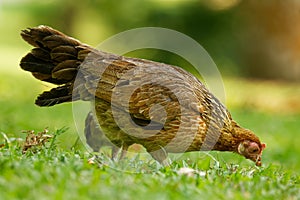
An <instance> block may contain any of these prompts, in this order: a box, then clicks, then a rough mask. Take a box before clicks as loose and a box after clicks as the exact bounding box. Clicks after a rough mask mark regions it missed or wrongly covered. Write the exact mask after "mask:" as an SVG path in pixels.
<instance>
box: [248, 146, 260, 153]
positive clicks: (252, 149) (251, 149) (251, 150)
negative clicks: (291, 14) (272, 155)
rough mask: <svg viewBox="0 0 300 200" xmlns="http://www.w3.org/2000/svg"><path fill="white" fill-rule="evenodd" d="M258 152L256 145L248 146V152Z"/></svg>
mask: <svg viewBox="0 0 300 200" xmlns="http://www.w3.org/2000/svg"><path fill="white" fill-rule="evenodd" d="M258 152H259V148H258V147H252V148H249V153H258Z"/></svg>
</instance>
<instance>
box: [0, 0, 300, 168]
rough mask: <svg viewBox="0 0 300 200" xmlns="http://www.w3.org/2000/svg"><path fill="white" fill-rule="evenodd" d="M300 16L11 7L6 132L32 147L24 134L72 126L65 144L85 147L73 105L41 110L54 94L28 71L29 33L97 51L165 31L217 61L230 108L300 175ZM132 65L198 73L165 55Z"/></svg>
mask: <svg viewBox="0 0 300 200" xmlns="http://www.w3.org/2000/svg"><path fill="white" fill-rule="evenodd" d="M299 9H300V2H298V1H293V0H286V1H280V0H266V1H263V2H262V1H260V0H252V1H246V0H126V1H117V0H86V1H79V0H49V1H37V0H1V1H0V36H1V37H0V58H1V59H0V73H1V74H0V104H1V106H0V131H2V132H5V133H6V134H8V135H9V136H11V137H13V136H17V137H24V133H22V132H21V130H28V129H29V130H31V129H35V130H42V129H44V128H46V127H49V129H55V128H61V127H63V126H68V127H70V130H69V131H68V132H67V133H66V134H65V135H64V136H62V138H61V141H62V142H63V143H64V145H65V146H67V147H69V146H71V145H72V144H74V142H75V140H76V137H75V136H76V134H75V132H76V128H75V125H74V122H73V119H72V106H71V104H66V105H58V106H55V107H53V108H39V107H37V106H35V105H34V99H35V97H36V96H37V94H39V93H41V91H43V90H45V89H50V88H51V87H52V86H51V85H50V84H45V83H41V82H39V81H37V80H34V79H33V78H32V77H31V75H30V74H29V73H27V72H24V71H22V70H21V69H20V67H19V61H20V59H21V58H22V56H24V55H25V54H26V52H27V51H29V50H30V49H31V47H30V46H29V45H28V44H26V43H25V42H24V41H22V39H21V37H20V35H19V34H20V31H21V30H22V29H25V28H27V27H32V26H38V25H40V24H44V25H49V26H52V27H53V28H55V29H58V30H60V31H62V32H65V33H66V34H69V35H71V36H72V37H75V38H78V39H79V40H81V41H82V42H84V43H87V44H90V45H92V46H97V45H98V44H99V43H100V42H101V41H103V40H105V39H106V38H108V37H110V36H112V35H114V34H116V33H119V32H122V31H125V30H128V29H132V28H137V27H143V26H156V27H165V28H170V29H174V30H177V31H180V32H182V33H184V34H186V35H188V36H190V37H192V38H193V39H195V40H196V41H198V42H199V43H200V44H201V45H202V46H203V47H204V48H205V49H206V50H207V51H208V53H209V54H210V55H211V57H212V58H213V60H214V61H215V63H216V64H217V66H218V68H219V70H220V72H221V74H222V77H223V78H224V83H225V89H226V96H227V99H226V105H227V106H228V108H229V110H231V111H232V114H233V116H234V118H235V119H236V120H237V121H238V122H240V123H241V124H242V125H243V126H245V127H248V128H250V129H252V130H254V131H255V132H256V133H257V134H258V135H259V136H260V137H261V138H262V140H263V141H265V142H266V143H267V144H268V149H270V151H269V153H268V151H266V156H265V157H266V158H265V159H266V160H267V162H279V163H280V162H281V163H283V164H285V165H286V166H290V165H292V166H293V167H295V168H296V167H297V168H298V169H299V168H300V161H299V160H298V158H297V157H298V155H299V153H300V148H299V147H298V143H299V139H298V138H297V137H298V134H299V121H300V101H299V99H300V87H299V86H300V62H299V61H300V56H299V55H300V27H299V26H298V22H299V20H300V12H299ZM145 39H146V38H145ZM131 55H133V56H136V57H142V58H148V59H152V60H156V61H163V62H165V63H170V64H174V65H179V66H182V67H185V68H188V67H186V66H184V65H187V63H186V62H185V61H184V60H183V59H181V58H179V57H178V56H176V55H173V54H171V53H168V52H164V51H160V50H144V51H137V52H134V53H133V54H131Z"/></svg>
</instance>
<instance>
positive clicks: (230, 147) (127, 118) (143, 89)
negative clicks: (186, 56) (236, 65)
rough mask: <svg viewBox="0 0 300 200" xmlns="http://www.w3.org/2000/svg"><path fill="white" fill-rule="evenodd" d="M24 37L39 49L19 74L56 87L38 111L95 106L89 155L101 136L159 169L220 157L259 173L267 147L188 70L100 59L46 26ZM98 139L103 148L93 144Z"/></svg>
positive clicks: (42, 97) (107, 56)
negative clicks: (138, 149) (177, 158)
mask: <svg viewBox="0 0 300 200" xmlns="http://www.w3.org/2000/svg"><path fill="white" fill-rule="evenodd" d="M21 36H22V37H23V39H24V40H25V41H27V42H28V43H29V44H31V45H33V46H34V47H35V48H34V49H33V50H32V51H31V52H30V53H28V54H27V55H26V56H25V57H24V58H23V59H22V60H21V63H20V66H21V68H22V69H24V70H26V71H30V72H31V73H32V74H33V76H34V77H35V78H37V79H40V80H42V81H46V82H50V83H54V84H57V85H59V87H57V88H53V89H52V90H50V91H46V92H44V93H42V94H41V95H40V96H39V97H38V98H37V100H36V104H37V105H39V106H53V105H55V104H59V103H64V102H70V101H76V100H85V101H91V102H92V104H93V108H94V111H93V112H94V113H95V116H96V119H97V120H95V121H94V120H93V119H92V118H91V115H92V114H91V113H90V114H89V115H88V117H87V120H86V130H85V133H86V137H87V142H88V144H89V145H90V146H92V148H93V147H96V148H97V145H99V146H101V145H102V143H103V140H101V137H102V136H103V135H101V133H102V132H103V134H104V135H105V137H106V138H108V139H109V140H110V142H111V143H113V144H114V145H116V147H118V148H123V150H126V149H127V148H128V147H129V146H130V145H132V144H134V143H137V144H141V145H143V146H144V147H145V148H146V150H147V151H148V152H149V153H150V154H151V155H152V157H153V158H155V159H156V160H158V161H159V162H161V163H164V162H165V161H166V158H167V153H168V152H172V153H182V152H188V151H200V150H219V151H232V152H236V153H239V154H241V155H243V156H244V157H246V158H248V159H251V160H253V161H254V162H255V163H256V165H261V154H262V150H263V149H264V147H265V145H264V144H262V143H261V142H260V140H259V138H258V137H257V136H256V135H255V134H254V133H252V132H251V131H250V130H247V129H244V128H241V127H240V126H239V125H238V124H237V123H236V122H235V121H233V120H232V118H231V115H230V113H229V111H228V110H227V109H226V108H225V106H224V105H223V104H222V103H221V102H220V101H219V100H218V99H217V98H216V97H214V95H213V94H211V93H210V92H209V91H208V90H207V89H206V87H205V86H204V85H203V84H202V83H201V82H200V81H199V80H198V79H197V78H195V77H194V76H193V75H192V74H190V73H188V72H186V71H184V70H183V69H181V68H179V67H176V66H171V65H167V64H163V63H158V62H153V61H149V60H144V59H137V58H128V57H123V56H117V55H114V54H110V53H106V52H102V51H100V50H96V49H94V48H92V47H90V46H88V45H85V44H82V43H81V42H79V41H78V40H75V39H73V38H71V37H68V36H66V35H64V34H62V33H61V32H59V31H56V30H54V29H52V28H50V27H47V26H39V27H36V28H30V29H27V30H24V31H22V33H21ZM97 124H99V125H100V127H101V131H100V132H99V130H97V129H96V128H94V126H96V125H97ZM97 134H98V135H99V141H97V140H90V138H89V136H91V135H94V136H95V135H97ZM95 143H96V144H95ZM113 151H114V150H113Z"/></svg>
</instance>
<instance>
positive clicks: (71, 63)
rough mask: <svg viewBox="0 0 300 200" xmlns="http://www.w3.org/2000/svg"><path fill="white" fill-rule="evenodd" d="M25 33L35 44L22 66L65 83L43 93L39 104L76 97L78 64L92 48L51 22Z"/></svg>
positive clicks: (53, 103)
mask: <svg viewBox="0 0 300 200" xmlns="http://www.w3.org/2000/svg"><path fill="white" fill-rule="evenodd" d="M21 36H22V38H23V39H24V40H25V41H26V42H28V43H29V44H31V45H32V46H34V47H35V48H33V49H32V50H31V52H30V53H28V54H27V55H26V56H24V57H23V58H22V60H21V62H20V66H21V68H22V69H24V70H26V71H29V72H31V73H32V75H33V76H34V77H35V78H37V79H39V80H42V81H46V82H49V83H54V84H57V85H63V86H60V87H58V88H54V89H52V90H50V91H47V92H44V93H43V94H41V95H40V96H39V97H38V98H37V100H36V104H37V105H39V106H52V105H55V104H58V103H63V102H68V101H72V90H71V89H72V85H73V82H74V80H75V78H76V75H77V73H78V67H79V65H80V64H81V62H82V60H83V59H84V57H85V55H87V54H88V53H89V52H90V51H91V50H92V48H91V47H89V46H87V45H84V44H82V43H80V42H79V41H78V40H76V39H74V38H71V37H68V36H66V35H64V34H63V33H61V32H59V31H57V30H54V29H52V28H50V27H47V26H38V27H35V28H29V29H26V30H23V31H22V32H21ZM75 99H76V98H73V100H75Z"/></svg>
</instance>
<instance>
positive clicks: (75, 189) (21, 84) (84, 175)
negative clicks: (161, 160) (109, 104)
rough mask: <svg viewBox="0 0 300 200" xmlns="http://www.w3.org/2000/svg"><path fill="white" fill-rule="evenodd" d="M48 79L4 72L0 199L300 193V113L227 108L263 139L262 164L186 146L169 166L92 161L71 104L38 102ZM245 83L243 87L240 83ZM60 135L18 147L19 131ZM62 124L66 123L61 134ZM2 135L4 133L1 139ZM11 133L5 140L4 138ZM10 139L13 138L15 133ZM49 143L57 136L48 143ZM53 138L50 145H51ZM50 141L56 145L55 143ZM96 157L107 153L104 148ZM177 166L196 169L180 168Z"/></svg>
mask: <svg viewBox="0 0 300 200" xmlns="http://www.w3.org/2000/svg"><path fill="white" fill-rule="evenodd" d="M48 87H49V86H44V85H43V84H42V83H41V82H38V81H35V80H34V79H33V78H31V77H30V75H29V74H28V73H25V72H24V73H17V74H12V73H9V72H5V71H3V72H2V73H1V79H0V96H1V98H0V104H1V107H0V113H1V115H0V132H1V133H2V134H0V144H4V145H2V146H1V147H0V199H299V198H300V192H299V191H300V187H299V185H300V175H299V170H300V160H299V155H300V148H299V146H298V141H299V140H298V138H297V137H298V135H297V134H298V133H299V121H300V114H299V113H297V112H296V113H276V112H275V113H272V112H265V111H263V110H259V109H258V110H256V109H251V107H249V106H244V107H234V106H232V107H231V109H230V110H231V112H232V115H233V117H234V118H235V119H236V120H237V121H238V122H239V123H240V124H242V125H243V126H245V127H247V128H250V129H252V130H253V131H255V133H257V135H259V136H260V138H261V139H262V141H264V142H266V143H267V149H266V150H265V152H264V155H263V166H262V167H259V168H258V167H255V166H254V164H253V163H252V162H251V161H248V160H245V159H244V158H242V157H240V156H238V155H235V154H232V153H219V152H211V153H210V156H205V155H206V154H204V153H199V152H194V153H187V154H185V155H184V156H183V157H181V158H180V159H179V160H177V161H176V162H174V163H172V165H171V166H168V167H162V166H158V165H157V164H156V163H155V162H153V161H152V162H151V161H150V162H146V161H145V162H144V161H142V162H138V161H137V160H135V159H130V158H127V159H125V160H123V161H121V162H120V163H117V164H116V163H112V165H124V166H134V171H135V172H139V173H128V172H122V171H119V170H115V169H113V168H111V167H109V166H106V165H101V164H100V165H99V164H89V161H88V160H89V159H90V158H91V156H92V155H90V154H89V153H87V151H86V149H85V148H82V147H81V146H79V147H78V146H76V147H72V145H73V144H74V143H75V141H76V138H77V132H76V128H75V126H74V122H73V118H72V106H71V104H66V105H59V106H55V107H53V108H39V107H37V106H35V105H34V104H33V102H34V99H35V96H36V95H37V94H39V93H40V92H41V91H43V90H45V89H47V88H48ZM241 87H242V86H241ZM46 127H48V129H49V130H50V133H51V134H52V135H57V137H55V138H54V139H52V140H50V141H49V142H48V143H47V144H46V146H43V147H41V148H40V149H39V151H37V152H36V153H32V152H31V151H28V152H27V153H25V154H22V143H23V142H22V141H20V140H19V139H16V138H22V139H23V141H24V139H25V137H26V133H24V132H22V130H35V131H36V132H37V131H42V130H44V128H46ZM62 127H69V129H68V130H66V131H65V132H63V133H61V134H58V133H60V130H61V128H62ZM5 138H6V139H5ZM7 138H8V140H7ZM14 138H15V139H14ZM52 142H54V143H52ZM51 144H52V145H51ZM53 144H55V145H53ZM99 158H100V160H101V159H102V160H103V159H106V157H105V156H103V155H102V154H100V155H99ZM182 167H188V168H192V169H194V170H196V171H195V172H194V173H192V174H191V175H186V174H180V173H179V170H180V168H182Z"/></svg>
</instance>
